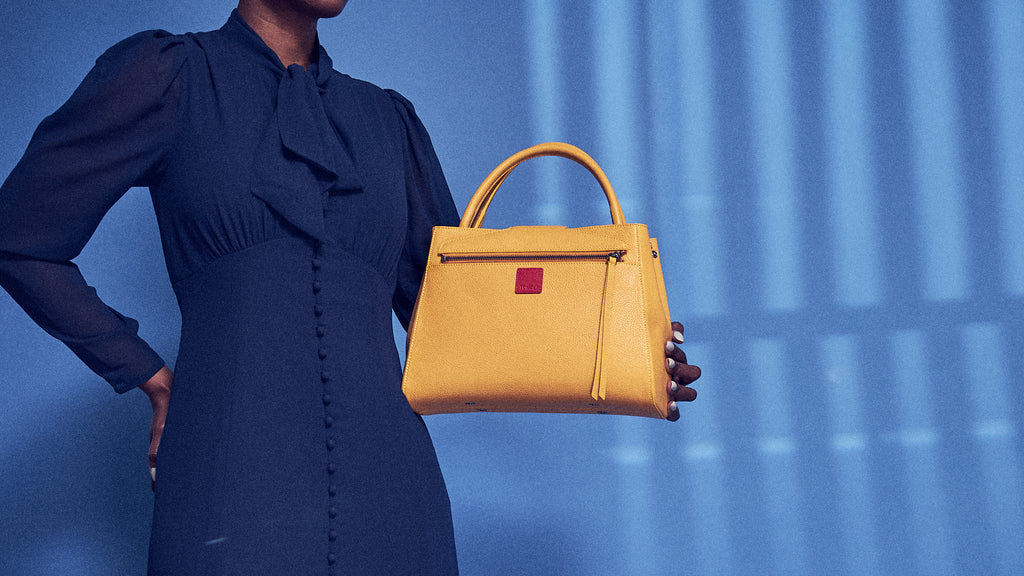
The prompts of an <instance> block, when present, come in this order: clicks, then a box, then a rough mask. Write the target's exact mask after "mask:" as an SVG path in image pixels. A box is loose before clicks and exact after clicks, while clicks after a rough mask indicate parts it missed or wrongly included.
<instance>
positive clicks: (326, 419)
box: [324, 416, 334, 428]
mask: <svg viewBox="0 0 1024 576" xmlns="http://www.w3.org/2000/svg"><path fill="white" fill-rule="evenodd" d="M331 426H334V418H331V417H330V416H325V417H324V427H325V428H330V427H331Z"/></svg>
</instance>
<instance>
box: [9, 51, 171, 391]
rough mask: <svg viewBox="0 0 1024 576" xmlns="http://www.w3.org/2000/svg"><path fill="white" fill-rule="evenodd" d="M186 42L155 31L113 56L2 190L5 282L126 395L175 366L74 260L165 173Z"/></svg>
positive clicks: (52, 120)
mask: <svg viewBox="0 0 1024 576" xmlns="http://www.w3.org/2000/svg"><path fill="white" fill-rule="evenodd" d="M180 46H181V41H180V37H176V36H172V35H170V34H168V33H166V32H162V31H155V32H145V33H141V34H137V35H135V36H132V37H131V38H128V39H127V40H124V41H122V42H121V43H119V44H117V45H116V46H114V47H112V48H111V49H109V50H108V51H107V52H106V53H104V54H103V55H102V56H101V57H100V58H99V59H98V60H97V61H96V65H95V67H94V68H93V69H92V70H91V71H90V72H89V74H88V75H87V76H86V78H85V79H84V80H83V81H82V83H81V85H79V87H78V88H77V89H76V90H75V92H74V94H72V96H71V98H70V99H68V101H67V102H66V103H65V104H64V105H63V106H61V107H60V108H59V109H58V110H57V111H56V112H55V113H53V114H52V115H50V116H49V117H47V118H46V119H44V120H43V121H42V123H41V124H40V125H39V127H38V128H37V129H36V131H35V134H33V136H32V139H31V141H30V143H29V145H28V148H27V149H26V151H25V154H24V156H23V157H22V158H21V160H20V161H19V162H18V164H17V165H16V166H15V167H14V169H13V170H12V171H11V173H10V175H8V177H7V180H6V181H5V182H4V184H3V186H0V285H2V286H3V288H4V289H6V290H7V291H8V292H9V293H10V294H11V296H12V297H13V298H14V300H15V301H16V302H17V303H18V304H19V305H20V306H21V307H22V308H23V309H24V310H25V311H26V312H27V313H28V314H29V315H30V316H31V317H32V319H33V320H35V322H36V323H38V324H39V325H40V326H41V327H42V328H43V329H44V330H46V331H47V332H48V333H50V334H51V335H53V336H55V337H56V338H58V339H60V340H61V341H62V342H64V343H65V344H66V345H67V346H68V347H69V348H70V349H71V350H72V351H73V352H74V353H75V354H76V355H77V356H78V357H79V358H81V359H82V360H83V361H84V362H85V363H86V364H87V365H88V366H89V367H90V368H91V369H92V370H93V371H95V372H96V373H97V374H99V375H100V376H101V377H103V378H104V379H106V380H107V381H108V382H109V383H110V384H111V385H112V386H113V387H114V389H115V390H117V391H118V392H125V391H127V390H130V389H131V388H134V387H135V386H137V385H139V384H141V383H143V382H145V381H146V380H148V379H149V378H150V377H151V376H152V375H153V374H155V373H156V372H157V371H158V370H159V369H160V368H161V367H162V366H163V361H162V360H161V358H160V357H159V356H158V355H157V354H156V353H155V352H154V351H153V350H152V349H151V348H150V347H149V346H148V345H146V343H145V342H144V341H142V340H141V339H140V338H139V336H138V324H137V323H136V322H135V321H134V320H132V319H130V318H127V317H125V316H122V315H121V314H119V313H118V312H116V311H115V310H113V309H111V308H109V307H107V306H106V305H105V304H104V303H103V302H102V301H101V300H100V299H99V298H98V297H97V295H96V291H95V290H94V289H93V288H92V287H90V286H89V285H87V284H86V282H85V279H84V278H83V277H82V274H81V273H80V272H79V270H78V267H77V266H75V264H73V263H72V262H71V260H72V259H73V258H75V257H76V256H78V254H79V253H80V252H81V250H82V248H83V247H84V246H85V244H86V242H87V241H88V240H89V238H90V237H91V236H92V234H93V232H94V231H95V230H96V227H97V226H98V225H99V223H100V220H101V219H102V218H103V216H104V214H106V212H107V210H109V209H110V207H111V206H112V205H113V204H114V202H116V201H117V200H118V199H119V198H120V197H121V196H122V195H124V193H125V192H126V191H127V190H128V188H130V187H132V186H146V185H149V184H151V183H153V182H154V181H155V179H156V178H158V177H159V173H160V164H161V161H162V159H163V157H164V154H165V153H166V150H167V148H168V147H169V145H170V142H171V141H172V140H173V137H174V129H175V127H174V124H175V115H176V114H175V109H176V107H175V103H176V101H177V98H178V96H179V95H178V91H179V90H180V86H179V81H178V71H179V70H180V67H181V65H182V63H183V61H184V54H183V51H182V50H180ZM5 353H6V352H5Z"/></svg>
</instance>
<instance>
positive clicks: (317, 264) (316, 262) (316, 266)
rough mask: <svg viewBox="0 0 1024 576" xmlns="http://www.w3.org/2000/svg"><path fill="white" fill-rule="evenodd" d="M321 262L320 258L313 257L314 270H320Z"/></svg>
mask: <svg viewBox="0 0 1024 576" xmlns="http://www.w3.org/2000/svg"><path fill="white" fill-rule="evenodd" d="M321 264H322V263H321V262H320V259H319V258H313V270H319V269H320V266H321Z"/></svg>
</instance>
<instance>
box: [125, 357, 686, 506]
mask: <svg viewBox="0 0 1024 576" xmlns="http://www.w3.org/2000/svg"><path fill="white" fill-rule="evenodd" d="M173 380H174V373H172V372H171V369H170V368H168V367H167V366H164V367H163V368H161V369H160V371H159V372H157V373H156V374H154V375H153V377H152V378H150V379H149V380H147V381H146V382H145V383H144V384H142V385H141V386H139V388H140V389H141V390H142V391H143V392H145V393H146V396H149V403H150V404H152V405H153V420H152V421H151V422H150V424H149V474H150V477H151V478H152V483H151V487H152V488H153V489H154V490H156V452H157V448H159V447H160V436H161V435H162V434H163V433H164V422H165V421H166V420H167V405H168V404H169V403H170V400H171V383H172V382H173ZM677 417H678V416H677Z"/></svg>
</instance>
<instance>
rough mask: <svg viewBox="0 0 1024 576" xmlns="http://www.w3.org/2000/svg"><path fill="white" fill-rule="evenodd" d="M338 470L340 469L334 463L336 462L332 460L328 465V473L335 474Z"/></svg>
mask: <svg viewBox="0 0 1024 576" xmlns="http://www.w3.org/2000/svg"><path fill="white" fill-rule="evenodd" d="M337 471H338V467H337V466H335V465H334V462H331V463H330V464H328V465H327V473H328V474H334V473H335V472H337Z"/></svg>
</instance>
